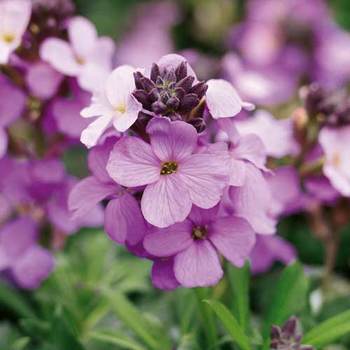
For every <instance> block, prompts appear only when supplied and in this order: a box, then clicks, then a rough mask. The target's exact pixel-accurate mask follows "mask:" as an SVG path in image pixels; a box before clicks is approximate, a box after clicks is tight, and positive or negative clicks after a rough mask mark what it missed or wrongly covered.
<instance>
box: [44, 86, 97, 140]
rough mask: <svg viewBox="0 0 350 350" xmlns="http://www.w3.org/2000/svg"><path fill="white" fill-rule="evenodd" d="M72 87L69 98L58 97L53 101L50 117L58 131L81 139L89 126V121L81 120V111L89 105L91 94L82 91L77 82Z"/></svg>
mask: <svg viewBox="0 0 350 350" xmlns="http://www.w3.org/2000/svg"><path fill="white" fill-rule="evenodd" d="M70 85H71V86H70V89H71V91H70V96H69V97H61V96H58V97H56V98H54V99H53V100H51V103H50V107H49V115H51V116H52V117H53V119H54V121H55V124H56V126H57V131H59V132H61V133H63V134H64V135H67V136H69V137H71V138H73V139H79V138H80V135H81V133H82V131H83V130H84V129H85V128H87V127H88V125H89V120H86V119H84V118H81V116H80V111H81V109H82V108H83V107H84V106H86V105H87V104H88V103H89V101H90V98H91V94H90V93H88V92H86V91H84V90H81V89H80V88H79V86H78V85H77V84H76V83H75V82H73V83H72V84H70Z"/></svg>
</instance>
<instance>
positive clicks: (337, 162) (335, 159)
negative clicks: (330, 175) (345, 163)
mask: <svg viewBox="0 0 350 350" xmlns="http://www.w3.org/2000/svg"><path fill="white" fill-rule="evenodd" d="M332 162H333V165H334V166H335V167H336V168H339V167H340V164H341V157H340V154H339V153H338V152H336V153H335V154H334V155H333V159H332Z"/></svg>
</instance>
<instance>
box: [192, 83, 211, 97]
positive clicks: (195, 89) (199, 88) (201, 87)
mask: <svg viewBox="0 0 350 350" xmlns="http://www.w3.org/2000/svg"><path fill="white" fill-rule="evenodd" d="M207 90H208V85H207V84H206V83H205V82H204V81H201V82H199V83H198V84H196V85H194V86H192V88H191V89H190V91H189V92H190V93H193V94H196V95H197V96H198V98H199V99H201V98H202V97H203V96H204V95H205V93H206V92H207Z"/></svg>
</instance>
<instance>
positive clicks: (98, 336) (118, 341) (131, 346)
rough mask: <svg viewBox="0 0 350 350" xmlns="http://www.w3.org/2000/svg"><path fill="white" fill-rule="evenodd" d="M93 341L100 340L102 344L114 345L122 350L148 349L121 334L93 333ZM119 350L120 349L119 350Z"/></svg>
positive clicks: (91, 335)
mask: <svg viewBox="0 0 350 350" xmlns="http://www.w3.org/2000/svg"><path fill="white" fill-rule="evenodd" d="M90 337H91V339H95V340H98V341H100V342H102V343H107V344H113V345H117V346H120V347H121V349H127V350H145V349H146V348H144V347H142V346H141V345H139V344H138V343H136V342H135V341H134V340H131V339H129V338H127V337H125V336H122V335H119V334H112V333H110V332H108V333H107V332H93V333H91V334H90ZM118 349H119V348H118Z"/></svg>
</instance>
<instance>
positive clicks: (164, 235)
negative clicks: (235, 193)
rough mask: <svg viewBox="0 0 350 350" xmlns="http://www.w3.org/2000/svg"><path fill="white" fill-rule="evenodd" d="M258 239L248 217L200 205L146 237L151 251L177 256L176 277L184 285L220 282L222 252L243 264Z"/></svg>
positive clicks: (237, 263)
mask: <svg viewBox="0 0 350 350" xmlns="http://www.w3.org/2000/svg"><path fill="white" fill-rule="evenodd" d="M254 243H255V234H254V232H253V230H252V228H251V227H250V225H249V224H248V223H247V222H246V221H245V220H243V219H240V218H237V217H219V216H218V215H217V208H213V209H210V210H201V209H198V208H196V207H193V209H192V211H191V214H190V216H189V217H188V219H186V220H185V221H184V222H182V223H178V224H175V225H172V226H170V227H168V228H165V229H154V230H153V231H151V232H150V233H149V234H148V235H147V236H146V237H145V239H144V247H145V249H146V250H147V251H148V252H149V253H150V254H152V255H154V256H157V257H165V258H166V257H171V256H174V273H175V277H176V280H177V281H178V282H179V283H180V284H181V285H182V286H184V287H204V286H210V285H214V284H216V283H217V282H218V281H219V280H220V279H221V277H222V275H223V271H222V268H221V265H220V260H219V255H220V254H222V255H223V256H224V257H225V258H226V259H227V260H229V261H230V262H231V263H232V264H233V265H235V266H239V267H241V266H243V264H244V261H245V259H246V257H247V256H248V254H249V253H250V251H251V249H252V247H253V245H254Z"/></svg>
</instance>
